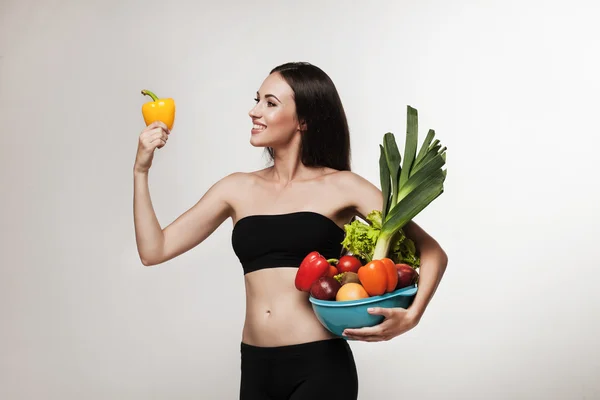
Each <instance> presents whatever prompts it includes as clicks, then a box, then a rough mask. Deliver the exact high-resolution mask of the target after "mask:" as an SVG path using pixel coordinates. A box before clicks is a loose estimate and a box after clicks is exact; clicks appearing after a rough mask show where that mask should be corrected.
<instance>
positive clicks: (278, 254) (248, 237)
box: [231, 211, 345, 275]
mask: <svg viewBox="0 0 600 400" xmlns="http://www.w3.org/2000/svg"><path fill="white" fill-rule="evenodd" d="M344 234H345V232H344V230H343V229H342V228H340V227H339V226H338V225H337V224H336V223H335V222H334V221H333V220H332V219H330V218H328V217H326V216H325V215H323V214H319V213H316V212H312V211H298V212H292V213H287V214H273V215H269V214H262V215H250V216H247V217H243V218H241V219H240V220H239V221H237V222H236V224H235V226H234V227H233V231H232V234H231V244H232V246H233V250H234V252H235V254H236V255H237V257H238V258H239V260H240V263H241V264H242V267H243V269H244V275H245V274H248V273H250V272H253V271H257V270H260V269H263V268H276V267H298V266H300V263H301V262H302V260H303V259H304V258H305V257H306V255H307V254H308V253H310V252H312V251H318V252H319V253H321V255H323V256H324V257H325V258H327V259H329V258H339V257H340V256H341V254H342V245H341V243H342V241H343V240H344Z"/></svg>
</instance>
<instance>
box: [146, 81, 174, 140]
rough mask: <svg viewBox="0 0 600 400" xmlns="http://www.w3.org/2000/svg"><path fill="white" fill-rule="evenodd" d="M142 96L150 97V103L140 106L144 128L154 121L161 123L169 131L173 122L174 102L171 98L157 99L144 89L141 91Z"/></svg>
mask: <svg viewBox="0 0 600 400" xmlns="http://www.w3.org/2000/svg"><path fill="white" fill-rule="evenodd" d="M142 94H143V95H146V96H150V97H152V101H150V102H148V103H146V104H144V105H143V106H142V115H143V116H144V122H145V123H146V126H148V125H150V124H151V123H153V122H155V121H161V122H164V124H165V125H167V127H168V128H169V130H171V129H172V128H173V123H174V122H175V101H174V100H173V99H171V98H168V99H159V98H158V97H157V96H156V95H155V94H154V93H152V92H151V91H149V90H146V89H144V90H142Z"/></svg>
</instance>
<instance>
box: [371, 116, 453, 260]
mask: <svg viewBox="0 0 600 400" xmlns="http://www.w3.org/2000/svg"><path fill="white" fill-rule="evenodd" d="M434 137H435V131H434V130H432V129H430V130H429V132H428V133H427V136H426V137H425V140H424V141H423V144H422V146H421V148H420V149H419V152H418V153H417V142H418V114H417V110H416V109H414V108H412V107H410V106H407V122H406V141H405V145H404V160H402V159H401V156H400V152H399V151H398V146H397V144H396V138H395V136H394V134H393V133H391V132H388V133H386V134H385V135H384V137H383V145H380V146H379V147H380V158H379V167H380V168H379V169H380V180H381V191H382V193H383V205H382V209H381V214H382V227H381V232H380V234H379V237H378V238H377V242H376V244H375V250H374V253H373V257H372V259H373V260H378V259H382V258H386V257H388V252H389V250H390V244H391V242H392V239H393V238H394V235H396V234H397V233H398V232H399V231H401V229H402V227H404V226H405V225H406V224H407V223H408V222H409V221H411V220H412V219H413V218H414V217H415V216H416V215H417V214H419V213H420V212H421V211H422V210H423V209H424V208H425V207H427V206H428V205H429V204H430V203H431V202H432V201H433V200H435V199H436V198H437V197H438V196H440V195H441V194H442V193H443V192H444V181H445V179H446V170H442V167H443V166H444V165H445V164H446V147H442V146H441V144H440V142H439V140H437V139H436V140H435V141H434V140H433V139H434Z"/></svg>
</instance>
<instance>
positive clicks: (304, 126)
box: [298, 121, 306, 132]
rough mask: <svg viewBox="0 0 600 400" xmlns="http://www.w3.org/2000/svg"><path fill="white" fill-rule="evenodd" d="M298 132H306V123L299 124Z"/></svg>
mask: <svg viewBox="0 0 600 400" xmlns="http://www.w3.org/2000/svg"><path fill="white" fill-rule="evenodd" d="M298 130H299V131H300V132H306V122H304V121H300V123H299V124H298Z"/></svg>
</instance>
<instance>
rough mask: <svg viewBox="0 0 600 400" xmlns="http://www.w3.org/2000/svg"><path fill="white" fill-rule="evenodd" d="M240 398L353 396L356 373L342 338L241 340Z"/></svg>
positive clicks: (350, 399) (342, 399)
mask: <svg viewBox="0 0 600 400" xmlns="http://www.w3.org/2000/svg"><path fill="white" fill-rule="evenodd" d="M241 367H242V379H241V387H240V400H305V399H306V400H338V399H339V400H355V399H357V398H358V374H357V371H356V365H355V363H354V356H353V355H352V350H351V349H350V346H349V345H348V343H347V342H346V340H344V339H341V338H339V339H328V340H320V341H316V342H309V343H302V344H296V345H289V346H279V347H257V346H251V345H249V344H246V343H243V342H242V344H241Z"/></svg>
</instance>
